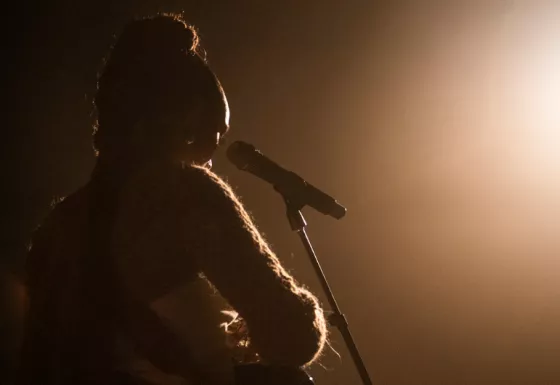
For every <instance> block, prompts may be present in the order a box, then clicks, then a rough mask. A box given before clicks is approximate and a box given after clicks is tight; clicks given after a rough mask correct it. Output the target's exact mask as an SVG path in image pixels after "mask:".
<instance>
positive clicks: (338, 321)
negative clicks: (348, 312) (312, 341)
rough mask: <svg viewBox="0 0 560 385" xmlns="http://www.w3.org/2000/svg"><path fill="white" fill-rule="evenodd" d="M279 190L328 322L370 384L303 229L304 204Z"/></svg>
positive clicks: (364, 380) (364, 382)
mask: <svg viewBox="0 0 560 385" xmlns="http://www.w3.org/2000/svg"><path fill="white" fill-rule="evenodd" d="M279 190H280V189H276V191H278V192H280V194H281V195H282V196H283V197H284V201H285V202H286V214H287V216H288V221H289V222H290V227H291V228H292V231H296V232H297V233H298V235H299V237H300V239H301V241H302V243H303V246H304V247H305V250H306V251H307V254H308V256H309V260H310V261H311V264H312V265H313V268H314V269H315V273H316V274H317V276H318V278H319V282H320V283H321V286H322V288H323V291H324V292H325V294H326V296H327V300H328V302H329V305H330V307H331V310H332V314H330V315H329V316H328V321H329V324H330V325H331V326H334V327H336V328H337V329H338V330H339V332H340V334H342V338H344V342H345V343H346V347H347V348H348V351H349V352H350V356H351V357H352V360H353V361H354V365H355V366H356V369H357V370H358V373H359V374H360V377H361V379H362V383H363V384H364V385H372V382H371V379H370V377H369V374H368V371H367V369H366V367H365V365H364V362H363V360H362V357H361V356H360V352H359V351H358V348H357V346H356V344H355V342H354V339H353V338H352V334H351V333H350V329H349V328H348V322H347V321H346V317H345V316H344V314H342V312H341V311H340V308H339V307H338V304H337V303H336V300H335V299H334V295H333V293H332V290H331V288H330V286H329V283H328V282H327V278H326V277H325V274H324V273H323V269H322V268H321V265H320V264H319V260H318V259H317V254H315V250H313V246H312V245H311V241H310V240H309V237H308V236H307V233H306V231H305V227H306V226H307V222H306V221H305V218H304V216H303V214H302V212H301V209H302V208H303V206H304V204H299V203H298V202H297V199H290V197H289V196H288V195H287V194H285V193H283V192H281V191H279Z"/></svg>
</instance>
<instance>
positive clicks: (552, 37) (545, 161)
mask: <svg viewBox="0 0 560 385" xmlns="http://www.w3.org/2000/svg"><path fill="white" fill-rule="evenodd" d="M519 37H520V38H519V39H518V41H517V47H516V51H517V55H516V56H517V60H518V61H519V62H518V63H517V64H518V65H519V67H518V68H519V70H520V71H519V72H520V73H519V76H520V77H519V78H518V79H517V81H518V82H519V84H520V85H521V87H519V88H518V92H519V94H520V95H519V99H518V100H519V101H520V104H519V109H520V110H519V111H512V113H513V114H514V115H515V116H516V117H518V119H519V120H520V122H519V123H520V124H521V126H522V127H523V135H522V137H521V139H522V140H521V142H522V143H520V145H521V146H522V151H521V153H522V154H523V155H522V157H523V158H524V159H523V163H524V168H526V170H525V171H526V172H527V175H528V176H530V177H531V182H535V183H537V184H538V185H539V187H546V188H549V187H552V186H556V185H557V184H558V181H559V180H560V25H558V23H557V22H556V18H552V17H551V14H546V12H544V13H540V14H538V15H533V17H532V20H531V21H530V22H528V23H527V24H525V25H524V28H521V33H520V36H519ZM543 183H544V184H543ZM556 187H557V186H556Z"/></svg>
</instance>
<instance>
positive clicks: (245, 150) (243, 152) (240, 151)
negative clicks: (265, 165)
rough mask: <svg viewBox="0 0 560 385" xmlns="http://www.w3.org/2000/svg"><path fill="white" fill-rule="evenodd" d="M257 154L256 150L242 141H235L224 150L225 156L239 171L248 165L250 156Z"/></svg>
mask: <svg viewBox="0 0 560 385" xmlns="http://www.w3.org/2000/svg"><path fill="white" fill-rule="evenodd" d="M256 152H257V150H256V148H255V147H254V146H253V145H251V144H249V143H245V142H242V141H236V142H233V143H232V144H230V145H229V147H228V149H227V150H226V156H227V158H228V159H229V161H230V162H231V163H233V164H234V165H235V166H237V167H238V168H240V169H244V168H246V167H247V166H248V165H249V162H250V160H251V158H252V156H254V155H255V153H256Z"/></svg>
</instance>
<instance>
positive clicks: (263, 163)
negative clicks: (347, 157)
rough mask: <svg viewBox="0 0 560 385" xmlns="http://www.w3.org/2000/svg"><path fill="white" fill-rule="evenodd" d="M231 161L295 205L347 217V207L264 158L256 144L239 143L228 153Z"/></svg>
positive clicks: (232, 146) (337, 216)
mask: <svg viewBox="0 0 560 385" xmlns="http://www.w3.org/2000/svg"><path fill="white" fill-rule="evenodd" d="M226 155H227V157H228V159H229V160H230V161H231V162H232V163H233V164H234V165H235V166H236V167H237V168H239V169H240V170H243V171H247V172H250V173H251V174H253V175H255V176H257V177H259V178H261V179H263V180H265V181H267V182H268V183H270V184H272V185H273V186H274V189H275V190H276V191H278V192H279V193H280V194H282V195H283V196H284V198H285V199H287V200H288V202H290V203H293V204H295V205H299V206H301V207H303V206H310V207H313V208H314V209H316V210H317V211H319V212H321V213H323V214H325V215H330V216H332V217H334V218H336V219H340V218H342V217H343V216H344V215H345V214H346V208H345V207H344V206H342V205H341V204H340V203H338V202H337V201H336V199H334V198H332V197H331V196H329V195H327V194H326V193H324V192H323V191H321V190H319V189H318V188H317V187H315V186H313V185H311V184H309V183H307V182H306V181H305V180H304V179H303V178H302V177H300V176H299V175H297V174H296V173H294V172H292V171H289V170H286V169H285V168H283V167H281V166H280V165H278V164H277V163H275V162H273V161H272V160H270V159H269V158H267V157H266V156H264V155H263V154H262V153H261V152H260V151H259V150H257V149H256V148H255V147H254V146H253V145H251V144H248V143H245V142H241V141H237V142H234V143H232V144H231V145H230V146H229V148H228V149H227V153H226Z"/></svg>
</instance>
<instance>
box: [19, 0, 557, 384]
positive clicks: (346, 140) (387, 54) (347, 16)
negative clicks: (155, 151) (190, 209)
mask: <svg viewBox="0 0 560 385" xmlns="http://www.w3.org/2000/svg"><path fill="white" fill-rule="evenodd" d="M199 3H200V4H199V5H196V4H195V2H190V4H189V2H180V1H175V2H170V4H167V5H166V6H159V7H156V6H155V5H146V4H144V3H143V2H136V3H134V2H132V1H129V2H122V5H120V6H117V5H114V6H112V7H109V6H107V4H105V5H104V6H105V8H102V7H101V6H99V8H96V6H95V4H93V3H91V4H89V5H88V6H83V9H82V8H79V7H78V6H75V7H76V9H78V8H79V9H80V11H79V12H78V11H76V9H75V10H74V12H73V13H72V12H70V14H75V15H77V16H76V18H77V19H76V20H77V21H72V19H65V20H66V21H65V22H64V23H62V24H57V27H56V28H55V27H50V28H51V29H48V31H50V32H48V33H46V32H44V31H43V32H42V33H41V34H37V36H39V35H41V36H44V35H45V34H46V37H43V38H44V39H46V41H47V42H49V43H48V44H46V45H45V44H41V47H42V48H41V47H39V44H38V43H37V42H39V41H40V40H39V39H38V37H37V36H36V37H35V38H34V39H35V40H31V41H32V42H35V43H34V44H36V47H38V48H37V51H36V52H33V53H30V54H29V61H28V63H34V64H28V68H29V69H30V70H31V71H32V72H31V75H30V76H29V77H28V78H26V79H27V80H25V81H24V83H23V84H24V85H25V87H27V88H23V90H27V91H28V92H27V94H26V100H27V102H26V103H27V105H26V107H27V108H28V111H30V112H28V113H26V114H25V117H24V118H22V119H23V120H22V123H21V124H22V127H23V131H22V132H25V133H26V134H25V135H26V136H25V141H21V143H22V149H23V155H24V156H25V157H26V158H27V160H26V161H25V162H24V163H22V164H23V166H22V170H23V172H25V175H26V176H27V180H26V181H22V182H21V183H22V184H23V186H24V188H23V191H25V192H26V195H25V196H24V198H25V202H24V203H25V206H24V207H25V210H26V211H25V212H23V211H21V210H20V211H21V212H20V217H21V218H25V219H26V221H21V220H20V222H19V223H23V225H21V227H22V228H23V229H24V230H26V229H28V228H29V227H30V226H31V225H32V223H34V221H36V220H37V218H40V217H41V215H42V214H43V213H44V212H45V209H46V207H47V205H48V201H49V199H50V196H51V195H53V194H68V193H69V192H71V191H72V190H74V189H75V188H76V187H78V186H79V185H80V184H81V183H84V182H85V181H86V180H87V178H88V173H89V171H90V170H91V167H92V165H93V161H94V159H93V157H92V153H91V151H90V144H89V143H90V140H91V137H90V132H91V131H90V126H89V124H90V122H91V121H90V119H89V115H88V114H89V108H90V107H89V101H90V100H91V95H92V92H93V85H94V80H95V79H94V76H95V70H96V69H97V68H98V67H97V64H98V63H99V58H100V57H101V55H102V54H103V52H104V51H105V50H106V48H107V47H108V44H109V42H110V35H111V32H112V31H111V28H113V26H116V25H118V23H119V22H120V21H122V20H123V19H124V17H125V16H128V15H131V14H137V13H143V12H147V11H153V10H156V9H164V10H177V9H185V11H186V12H185V13H186V15H187V19H188V20H190V21H192V22H193V23H195V24H197V25H198V26H199V28H200V29H201V31H202V35H203V39H204V42H205V46H206V48H207V50H208V51H209V55H210V59H211V63H212V64H213V65H214V67H215V69H216V71H217V73H218V74H219V75H220V76H221V78H222V80H223V83H224V86H225V88H226V91H227V92H228V94H229V97H230V103H231V107H232V128H233V130H232V131H233V134H232V136H231V140H235V139H239V138H243V139H244V140H247V141H250V142H253V143H254V144H255V145H256V146H257V147H259V148H260V149H261V150H262V151H263V152H264V153H266V154H267V155H269V156H270V157H271V158H273V159H275V160H277V161H279V162H280V163H281V164H283V165H285V166H286V167H288V168H291V169H293V170H295V171H297V172H299V173H300V174H301V175H303V176H305V177H307V178H308V180H309V181H310V182H312V183H314V184H315V185H317V186H319V187H321V188H323V189H324V190H325V191H327V192H329V193H331V194H332V195H334V196H335V197H337V198H338V199H339V200H340V201H341V202H342V203H344V204H346V205H347V207H348V210H349V211H348V216H347V217H346V218H345V219H343V220H342V221H340V222H336V221H334V220H331V219H329V218H325V217H323V216H321V215H320V214H316V213H314V212H309V211H306V214H307V218H308V222H309V223H310V226H309V235H310V237H311V239H312V241H313V242H314V245H315V247H316V250H317V252H318V254H319V257H320V260H321V261H322V264H323V267H324V270H325V272H326V274H327V277H328V278H329V280H330V282H331V286H332V288H333V290H334V292H335V294H336V296H337V298H338V301H339V304H340V306H341V307H342V308H343V310H344V311H345V313H346V314H347V317H348V319H349V321H350V325H351V329H352V331H353V334H354V336H355V338H356V341H357V343H358V346H359V348H360V350H361V351H362V354H363V356H364V359H365V361H366V364H367V366H368V368H369V370H370V371H371V374H372V377H373V379H374V384H383V385H423V384H426V385H427V384H430V385H439V384H441V385H462V384H464V385H485V384H488V385H490V384H491V385H514V384H515V385H517V384H519V385H521V384H523V385H555V384H560V363H559V362H558V359H559V357H560V21H559V20H560V9H559V8H560V7H558V6H554V2H553V1H548V2H539V1H523V2H518V3H515V2H508V1H504V2H498V1H487V2H468V1H464V2H455V1H454V2H439V3H441V4H439V5H437V6H436V5H431V3H433V2H428V1H425V2H421V1H416V2H415V1H408V2H389V1H387V2H386V4H378V3H375V4H373V3H374V2H371V1H365V0H364V1H358V0H351V1H350V0H349V1H344V2H330V3H327V2H324V1H305V2H301V1H287V2H285V3H278V4H276V3H275V5H272V3H267V2H262V3H260V2H255V1H249V0H246V1H240V2H238V4H237V5H233V4H228V3H227V2H223V3H222V2H216V3H214V2H212V4H207V5H202V4H203V3H204V2H199ZM393 3H394V4H393ZM422 3H425V4H422ZM508 3H509V4H508ZM96 4H97V3H96ZM98 4H102V3H101V2H98ZM442 4H443V5H442ZM45 7H46V6H45ZM64 7H69V6H68V5H64V6H62V5H61V6H60V7H59V8H56V9H58V10H59V11H60V9H63V8H64ZM73 7H74V6H73ZM88 7H89V8H88ZM127 7H129V8H127ZM47 8H48V7H46V8H45V9H47ZM54 9H55V8H53V10H51V11H50V13H48V12H47V13H45V15H51V16H54V15H55V13H56V12H55V11H54ZM94 9H95V12H94V11H93V10H94ZM65 13H67V12H65ZM107 15H110V16H107ZM46 17H47V16H42V17H39V16H37V17H36V18H35V19H32V20H33V21H35V20H39V21H40V22H41V23H45V24H40V25H42V26H47V23H46V21H45V20H46ZM59 17H61V16H59ZM86 20H88V21H87V22H86ZM79 25H80V26H82V29H81V34H75V33H72V31H75V30H76V29H75V28H76V27H77V26H79ZM45 28H47V27H45ZM53 28H54V29H53ZM61 37H63V38H61ZM49 39H50V40H49ZM61 39H62V40H61ZM42 55H45V56H42ZM39 57H41V58H42V60H41V61H38V60H37V59H38V58H39ZM37 63H41V64H40V65H38V64H37ZM84 95H87V97H86V98H85V99H84ZM215 164H216V169H217V170H218V171H219V172H220V173H222V174H226V175H228V176H229V180H230V182H231V183H232V184H233V185H234V186H236V187H237V191H238V192H239V193H240V194H241V195H242V197H243V198H244V201H245V202H246V203H247V205H248V207H249V208H250V209H251V211H252V212H253V214H254V215H255V217H256V218H257V221H258V223H259V225H260V226H261V228H262V229H263V231H264V232H265V233H266V235H267V237H268V238H269V240H270V241H271V242H272V244H273V245H274V247H275V249H276V250H277V251H278V252H279V254H280V255H281V256H282V257H283V259H284V260H285V263H286V264H287V265H288V266H289V267H290V268H291V269H293V270H294V271H295V274H296V275H297V276H298V277H299V278H300V279H301V280H303V281H305V282H306V283H308V284H309V285H310V286H311V287H312V288H314V289H317V290H318V288H319V286H318V284H317V282H316V281H315V280H314V277H313V271H312V269H311V267H310V265H309V264H308V262H307V260H306V256H305V254H304V250H303V249H302V247H301V246H300V244H299V241H298V239H297V237H296V236H295V234H291V233H290V231H289V226H288V224H287V222H286V220H285V218H284V208H283V205H282V200H281V199H280V198H279V197H278V196H276V195H275V193H274V192H273V191H272V190H271V188H270V187H269V186H267V185H266V184H264V183H261V182H260V181H257V180H255V179H254V178H253V177H251V176H250V175H248V174H242V173H240V172H238V171H236V170H234V169H233V168H232V167H231V166H229V165H227V164H226V161H225V159H224V157H223V154H221V155H220V156H219V157H218V159H217V161H216V162H215ZM26 226H27V227H26ZM22 231H23V230H22ZM333 339H334V342H333V344H334V347H335V348H336V349H337V350H339V351H340V353H341V354H342V360H339V359H338V358H337V357H336V356H335V355H334V354H327V356H326V357H325V359H324V362H323V364H324V366H325V367H326V369H323V368H317V369H316V370H314V374H315V376H316V378H317V382H318V385H343V384H344V385H346V384H357V383H358V381H359V380H358V377H357V376H356V374H355V373H354V371H353V367H352V364H351V361H350V359H349V357H348V355H347V354H346V351H345V350H344V347H343V345H342V343H341V340H340V339H339V338H338V336H337V334H336V332H335V333H333Z"/></svg>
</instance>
